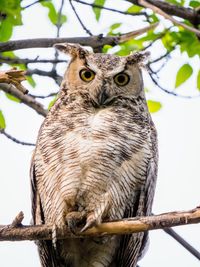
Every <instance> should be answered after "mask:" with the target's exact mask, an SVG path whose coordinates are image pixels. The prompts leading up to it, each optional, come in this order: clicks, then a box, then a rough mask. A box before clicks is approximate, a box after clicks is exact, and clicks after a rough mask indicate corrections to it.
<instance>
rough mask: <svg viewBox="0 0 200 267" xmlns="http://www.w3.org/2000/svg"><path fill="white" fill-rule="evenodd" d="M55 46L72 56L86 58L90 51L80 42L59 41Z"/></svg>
mask: <svg viewBox="0 0 200 267" xmlns="http://www.w3.org/2000/svg"><path fill="white" fill-rule="evenodd" d="M53 47H55V48H56V49H58V50H59V51H62V52H63V53H65V54H69V55H70V56H72V57H79V58H85V56H86V55H88V54H89V52H88V51H87V50H86V49H84V48H83V47H81V46H80V45H78V44H69V43H57V44H54V45H53Z"/></svg>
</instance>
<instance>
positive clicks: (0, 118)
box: [0, 110, 6, 129]
mask: <svg viewBox="0 0 200 267" xmlns="http://www.w3.org/2000/svg"><path fill="white" fill-rule="evenodd" d="M5 128H6V122H5V118H4V115H3V113H2V111H1V110H0V129H5Z"/></svg>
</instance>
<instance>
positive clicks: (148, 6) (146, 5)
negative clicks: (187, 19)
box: [138, 0, 200, 37]
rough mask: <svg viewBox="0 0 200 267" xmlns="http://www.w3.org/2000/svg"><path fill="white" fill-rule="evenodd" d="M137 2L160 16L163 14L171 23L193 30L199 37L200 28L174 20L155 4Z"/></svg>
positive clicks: (144, 1)
mask: <svg viewBox="0 0 200 267" xmlns="http://www.w3.org/2000/svg"><path fill="white" fill-rule="evenodd" d="M138 2H139V4H140V5H141V6H144V7H146V8H150V9H151V10H153V11H154V12H155V13H156V14H159V15H161V16H163V17H164V18H166V19H168V20H170V21H171V22H172V23H174V24H175V25H178V26H181V27H183V28H184V29H186V30H188V31H191V32H194V33H195V34H196V35H197V36H199V37H200V30H197V29H195V28H193V27H191V26H189V25H187V24H185V23H182V22H180V21H178V20H176V19H175V18H173V17H172V16H170V15H169V14H167V13H165V12H164V11H163V10H162V9H160V8H158V7H156V6H155V4H150V3H149V2H148V1H146V0H138Z"/></svg>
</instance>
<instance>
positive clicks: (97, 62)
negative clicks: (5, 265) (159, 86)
mask: <svg viewBox="0 0 200 267" xmlns="http://www.w3.org/2000/svg"><path fill="white" fill-rule="evenodd" d="M57 47H58V48H59V49H61V50H62V51H64V52H66V53H69V54H71V57H72V60H71V62H70V64H69V66H68V68H67V71H66V73H65V75H64V78H63V82H62V85H61V90H60V93H59V96H58V99H57V101H56V103H55V104H54V106H53V107H52V108H51V110H50V111H49V113H48V115H47V117H46V119H45V121H44V123H43V124H42V126H41V129H40V132H39V135H38V140H37V146H36V149H35V152H34V156H33V160H32V168H31V174H32V175H31V176H32V213H33V223H34V224H45V223H53V224H55V227H56V226H58V227H65V225H66V224H68V226H69V227H70V229H71V230H72V231H75V230H76V224H79V225H83V226H84V229H85V228H87V227H91V226H92V225H94V224H98V223H100V222H101V221H103V220H114V219H122V218H124V217H135V216H144V215H149V214H150V212H151V207H152V201H153V196H154V191H155V183H156V176H157V157H158V156H157V137H156V130H155V127H154V125H153V122H152V120H151V116H150V114H149V112H148V108H147V105H146V100H145V96H144V90H143V81H142V74H141V70H140V61H141V60H143V59H144V57H145V56H143V55H139V54H136V55H134V54H133V55H129V56H128V57H118V56H115V55H105V54H93V53H90V52H88V51H87V50H85V49H84V48H82V47H80V46H77V45H69V44H59V45H58V46H57ZM83 69H87V70H89V71H90V70H91V71H92V72H93V73H94V74H95V75H94V79H93V80H91V81H89V82H88V81H87V82H86V81H83V80H82V79H81V77H80V71H81V70H83ZM119 73H125V74H126V75H128V76H129V80H128V83H127V84H126V85H123V86H121V85H119V84H116V81H115V78H114V77H116V75H117V74H119ZM146 242H147V233H138V234H132V235H126V236H112V237H106V238H91V239H67V240H59V241H57V242H56V244H54V245H53V244H52V242H51V241H39V242H38V243H37V245H38V248H39V254H40V259H41V264H42V267H47V266H48V267H55V266H56V267H64V266H65V267H66V266H67V267H80V266H81V267H135V266H136V264H137V262H138V259H139V258H140V257H141V255H142V252H143V251H144V248H145V244H146ZM54 243H55V240H54Z"/></svg>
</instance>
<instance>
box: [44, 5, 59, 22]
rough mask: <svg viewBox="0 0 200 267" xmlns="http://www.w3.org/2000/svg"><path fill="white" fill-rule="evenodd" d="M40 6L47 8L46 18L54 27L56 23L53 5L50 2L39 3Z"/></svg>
mask: <svg viewBox="0 0 200 267" xmlns="http://www.w3.org/2000/svg"><path fill="white" fill-rule="evenodd" d="M41 5H42V6H44V7H46V8H48V10H49V13H48V17H49V19H50V21H51V22H52V23H53V24H54V25H55V24H56V23H57V12H56V9H55V7H54V5H53V4H52V3H51V2H41Z"/></svg>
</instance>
